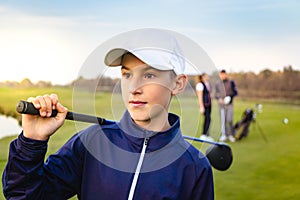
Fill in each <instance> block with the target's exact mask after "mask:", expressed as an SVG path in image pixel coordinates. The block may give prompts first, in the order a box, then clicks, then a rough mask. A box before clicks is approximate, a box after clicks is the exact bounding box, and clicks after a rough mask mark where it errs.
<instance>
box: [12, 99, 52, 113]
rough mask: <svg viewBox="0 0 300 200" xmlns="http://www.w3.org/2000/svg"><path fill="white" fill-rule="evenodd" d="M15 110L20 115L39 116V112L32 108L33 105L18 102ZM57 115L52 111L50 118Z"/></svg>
mask: <svg viewBox="0 0 300 200" xmlns="http://www.w3.org/2000/svg"><path fill="white" fill-rule="evenodd" d="M16 110H17V112H18V113H20V114H30V115H40V111H39V110H38V109H37V108H35V107H34V105H33V103H31V102H28V101H23V100H20V101H19V102H18V104H17V107H16ZM56 115H57V110H52V114H51V117H55V116H56Z"/></svg>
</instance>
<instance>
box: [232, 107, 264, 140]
mask: <svg viewBox="0 0 300 200" xmlns="http://www.w3.org/2000/svg"><path fill="white" fill-rule="evenodd" d="M256 109H257V110H258V111H259V112H261V105H260V104H257V105H256ZM252 122H253V123H255V124H256V125H257V126H258V128H259V132H260V134H261V135H262V137H263V139H264V141H265V142H266V143H267V142H268V141H267V138H266V136H265V134H264V133H263V131H262V129H261V128H260V126H259V124H258V122H257V120H256V112H255V110H254V109H253V108H247V109H246V110H245V111H244V112H243V114H242V118H241V120H239V121H238V122H236V124H235V125H234V137H235V138H236V140H241V139H243V138H245V137H247V136H248V134H249V127H250V125H251V123H252Z"/></svg>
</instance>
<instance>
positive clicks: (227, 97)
mask: <svg viewBox="0 0 300 200" xmlns="http://www.w3.org/2000/svg"><path fill="white" fill-rule="evenodd" d="M219 75H220V78H221V81H219V82H218V83H217V84H216V91H215V98H216V99H217V100H218V105H219V109H220V121H221V137H220V139H219V140H220V141H221V142H224V141H227V140H229V141H230V142H235V138H234V135H233V98H234V97H235V96H236V95H237V94H238V91H237V87H236V85H235V82H234V81H233V80H230V79H229V78H228V76H227V73H226V71H225V70H221V71H220V74H219Z"/></svg>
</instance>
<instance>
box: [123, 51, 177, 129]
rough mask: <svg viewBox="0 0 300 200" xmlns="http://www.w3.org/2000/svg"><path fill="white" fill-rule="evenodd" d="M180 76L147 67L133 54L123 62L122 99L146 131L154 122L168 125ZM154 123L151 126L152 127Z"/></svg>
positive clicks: (127, 55) (137, 122)
mask: <svg viewBox="0 0 300 200" xmlns="http://www.w3.org/2000/svg"><path fill="white" fill-rule="evenodd" d="M175 80H176V75H175V74H173V71H161V70H157V69H155V68H152V67H150V66H149V65H146V64H145V63H144V62H142V61H141V60H139V59H138V58H136V57H135V56H134V55H132V54H125V55H124V57H123V59H122V81H121V83H122V84H121V88H122V96H123V101H124V103H125V106H126V108H127V109H128V111H129V113H130V115H131V117H132V119H133V120H134V121H135V123H136V124H138V125H141V126H142V127H144V128H149V129H151V127H153V126H155V124H154V123H160V124H163V123H168V122H166V121H167V116H168V109H169V103H170V101H171V97H172V95H174V91H173V90H174V88H175V87H176V81H175ZM150 123H151V124H150Z"/></svg>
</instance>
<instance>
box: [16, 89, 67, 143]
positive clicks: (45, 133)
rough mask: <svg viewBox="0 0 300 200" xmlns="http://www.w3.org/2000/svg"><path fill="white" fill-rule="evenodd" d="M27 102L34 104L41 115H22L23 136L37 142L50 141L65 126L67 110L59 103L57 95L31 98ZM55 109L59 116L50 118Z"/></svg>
mask: <svg viewBox="0 0 300 200" xmlns="http://www.w3.org/2000/svg"><path fill="white" fill-rule="evenodd" d="M27 101H29V102H31V103H33V105H34V106H35V108H37V109H38V110H39V111H40V115H28V114H22V128H23V135H24V136H25V137H27V138H31V139H35V140H48V139H49V137H50V136H51V135H52V134H54V132H55V131H56V130H57V129H58V128H60V127H61V126H62V125H63V123H64V120H65V117H66V115H67V112H68V110H67V108H65V107H64V106H63V105H61V104H60V103H59V102H58V97H57V95H56V94H51V95H44V96H37V97H36V98H33V97H30V98H29V99H28V100H27ZM54 109H56V110H57V115H56V117H50V116H51V113H52V110H54Z"/></svg>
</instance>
